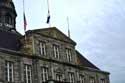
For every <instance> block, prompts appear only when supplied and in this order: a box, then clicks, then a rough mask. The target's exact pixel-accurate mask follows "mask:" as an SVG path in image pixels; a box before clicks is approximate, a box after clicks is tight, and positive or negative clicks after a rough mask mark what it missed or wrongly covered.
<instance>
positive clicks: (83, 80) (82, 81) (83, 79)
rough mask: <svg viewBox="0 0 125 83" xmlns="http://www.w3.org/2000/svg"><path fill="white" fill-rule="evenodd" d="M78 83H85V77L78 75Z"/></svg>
mask: <svg viewBox="0 0 125 83" xmlns="http://www.w3.org/2000/svg"><path fill="white" fill-rule="evenodd" d="M79 82H80V83H85V77H84V75H79Z"/></svg>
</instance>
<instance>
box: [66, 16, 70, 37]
mask: <svg viewBox="0 0 125 83" xmlns="http://www.w3.org/2000/svg"><path fill="white" fill-rule="evenodd" d="M67 25H68V37H69V38H70V28H69V17H68V16H67Z"/></svg>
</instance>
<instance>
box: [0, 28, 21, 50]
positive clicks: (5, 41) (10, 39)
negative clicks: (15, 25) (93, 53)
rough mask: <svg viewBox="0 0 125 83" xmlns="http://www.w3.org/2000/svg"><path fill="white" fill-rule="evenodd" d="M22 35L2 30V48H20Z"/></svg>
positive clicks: (0, 37)
mask: <svg viewBox="0 0 125 83" xmlns="http://www.w3.org/2000/svg"><path fill="white" fill-rule="evenodd" d="M19 37H20V35H18V34H16V33H11V32H7V31H2V30H0V48H6V49H10V50H19V47H20V41H19Z"/></svg>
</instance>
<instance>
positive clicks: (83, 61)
mask: <svg viewBox="0 0 125 83" xmlns="http://www.w3.org/2000/svg"><path fill="white" fill-rule="evenodd" d="M76 54H77V64H78V65H81V66H84V67H89V68H93V69H97V70H100V69H99V68H98V67H96V66H95V65H94V64H92V63H91V62H90V61H89V60H87V59H86V58H85V57H84V56H83V55H82V54H81V53H79V52H78V51H76Z"/></svg>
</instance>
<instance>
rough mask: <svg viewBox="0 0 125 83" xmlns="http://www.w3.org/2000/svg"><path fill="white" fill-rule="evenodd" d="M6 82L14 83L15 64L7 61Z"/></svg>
mask: <svg viewBox="0 0 125 83" xmlns="http://www.w3.org/2000/svg"><path fill="white" fill-rule="evenodd" d="M5 71H6V80H7V81H8V82H14V63H13V62H10V61H6V69H5Z"/></svg>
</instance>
